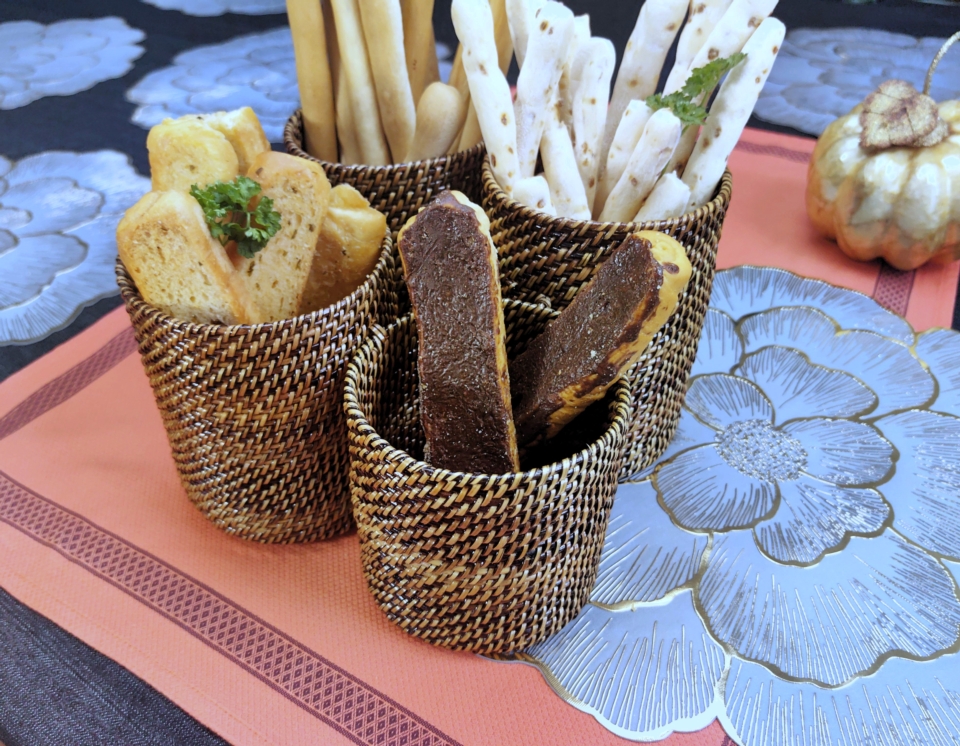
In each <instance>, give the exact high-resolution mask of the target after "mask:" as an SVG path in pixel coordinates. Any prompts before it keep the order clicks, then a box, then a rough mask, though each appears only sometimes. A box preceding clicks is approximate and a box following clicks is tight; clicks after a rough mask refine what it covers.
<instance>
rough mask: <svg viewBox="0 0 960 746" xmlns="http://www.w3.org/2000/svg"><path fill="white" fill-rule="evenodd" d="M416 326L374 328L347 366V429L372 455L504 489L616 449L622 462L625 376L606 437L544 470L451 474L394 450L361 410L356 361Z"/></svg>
mask: <svg viewBox="0 0 960 746" xmlns="http://www.w3.org/2000/svg"><path fill="white" fill-rule="evenodd" d="M504 303H505V305H506V304H511V305H515V306H520V307H522V306H530V307H533V308H536V309H537V310H551V309H548V308H546V307H545V306H538V305H536V304H533V303H525V302H524V301H518V300H513V299H507V300H505V301H504ZM413 323H414V315H413V312H412V311H411V312H410V313H407V314H406V315H404V316H402V317H401V318H399V319H397V320H396V321H394V322H393V323H392V324H390V326H388V327H387V328H383V327H381V326H374V327H373V328H372V330H371V334H370V335H369V337H368V338H367V339H366V340H365V341H364V342H363V344H362V345H361V346H360V347H359V348H357V351H356V353H354V356H353V357H352V358H351V359H350V362H349V363H348V364H347V374H346V376H345V377H344V395H343V408H344V412H345V413H346V415H347V423H348V429H350V423H351V422H356V427H357V429H358V430H360V431H361V434H362V435H366V436H369V437H370V438H371V441H370V444H369V449H370V450H371V451H378V452H380V453H382V454H383V457H384V459H385V460H388V461H391V462H393V463H396V464H397V465H398V466H399V467H400V468H401V469H402V470H404V471H415V472H417V473H421V474H424V475H425V476H428V477H432V478H433V479H436V480H437V481H457V482H465V481H469V480H477V479H481V480H485V481H486V482H487V484H488V485H503V486H509V485H511V484H514V483H515V482H516V481H517V480H518V479H535V480H541V479H543V478H544V477H546V476H548V475H550V474H552V473H555V472H563V471H564V470H568V469H574V468H579V467H581V466H582V465H583V464H584V462H585V461H586V460H587V458H588V456H593V457H594V458H595V459H599V458H600V457H601V456H602V453H603V451H604V450H607V449H616V451H617V452H618V453H619V458H620V459H622V458H623V449H622V447H620V446H618V445H617V443H616V441H617V439H618V436H619V439H620V440H621V441H622V440H623V439H624V438H625V437H626V436H627V433H628V432H629V430H630V426H629V425H630V423H629V418H630V413H631V407H632V399H631V395H630V384H629V380H628V376H626V375H623V376H621V378H620V379H619V380H618V381H617V382H616V383H614V384H613V386H612V388H613V389H614V391H615V398H614V408H615V409H614V411H615V413H614V416H613V421H612V422H611V423H610V424H609V425H608V426H607V427H606V429H605V430H604V431H603V435H601V436H600V437H599V438H597V439H596V440H594V441H592V442H591V443H590V444H588V445H587V446H586V447H585V448H583V449H581V450H580V451H577V452H576V453H575V454H572V455H570V456H567V457H566V458H564V459H561V460H560V461H553V462H551V463H549V464H547V465H545V466H538V467H536V468H535V469H528V470H526V471H515V472H507V473H505V474H484V473H477V472H462V471H452V470H449V469H438V468H436V467H434V466H431V465H430V464H428V463H427V462H425V461H421V460H419V459H416V458H414V457H413V456H411V455H410V454H409V453H407V452H406V451H404V450H402V449H400V448H397V447H395V446H394V445H392V444H391V443H390V442H389V441H387V440H386V439H384V438H383V437H382V436H381V435H380V434H379V433H378V432H377V431H376V430H375V429H374V427H373V425H371V424H370V421H369V419H368V418H367V416H366V414H365V413H364V412H363V410H362V409H361V408H360V402H359V400H358V397H357V386H358V381H359V379H360V369H359V367H358V365H357V360H358V359H359V358H360V356H361V355H363V356H364V357H367V358H371V357H372V354H373V353H376V354H377V355H382V354H383V348H382V345H383V343H384V341H385V340H386V339H387V337H388V336H389V335H390V334H391V333H393V332H394V329H397V328H399V327H401V326H409V325H411V324H413ZM375 347H379V348H380V349H377V350H375V349H374V348H375ZM621 445H622V444H621ZM618 470H619V467H618Z"/></svg>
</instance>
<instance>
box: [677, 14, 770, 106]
mask: <svg viewBox="0 0 960 746" xmlns="http://www.w3.org/2000/svg"><path fill="white" fill-rule="evenodd" d="M775 7H777V0H733V2H732V3H730V7H729V8H727V10H726V12H725V13H724V14H723V15H722V16H721V17H720V20H719V21H717V25H716V26H714V27H713V31H711V32H710V36H708V37H707V40H706V41H705V42H704V43H703V46H701V47H700V49H698V50H697V53H696V54H695V55H694V57H693V60H691V62H690V65H689V66H688V67H687V71H686V73H685V74H684V75H683V76H682V78H683V79H682V80H679V79H678V80H679V84H677V85H676V88H675V89H674V90H679V89H680V88H681V87H682V86H683V84H684V83H685V82H686V80H687V78H688V77H690V73H691V72H693V71H694V70H696V69H697V68H698V67H703V66H704V65H706V64H707V63H708V62H710V61H711V60H715V59H717V58H718V57H729V56H730V55H732V54H736V53H737V52H739V51H740V50H742V49H743V45H744V44H746V42H747V39H749V38H750V35H751V34H752V33H753V32H754V31H755V30H756V29H757V27H758V26H759V25H760V24H761V23H762V22H763V19H764V18H766V17H767V16H769V15H770V14H771V13H772V12H773V9H774V8H775ZM672 76H673V73H672V71H671V77H672ZM675 84H676V81H675ZM665 92H666V93H672V91H669V90H666V91H665ZM710 93H712V91H711V92H710ZM710 93H707V94H705V95H704V96H703V99H702V100H703V101H708V100H709V99H710Z"/></svg>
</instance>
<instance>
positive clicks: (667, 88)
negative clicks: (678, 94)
mask: <svg viewBox="0 0 960 746" xmlns="http://www.w3.org/2000/svg"><path fill="white" fill-rule="evenodd" d="M731 2H732V0H690V12H689V15H688V16H687V22H686V23H685V24H684V26H683V31H681V32H680V40H679V41H678V42H677V57H676V60H675V61H674V63H673V67H672V68H671V69H670V75H669V77H667V82H666V84H665V85H664V89H663V90H664V93H673V92H674V91H678V90H680V88H681V87H682V86H683V83H684V81H685V80H686V79H687V71H688V70H689V69H690V63H691V62H693V58H694V56H696V54H697V52H699V51H700V47H702V46H703V44H704V42H706V40H707V38H708V37H709V36H710V32H711V31H713V29H714V27H715V26H716V25H717V21H719V20H720V18H721V16H723V14H724V12H726V10H727V8H729V7H730V3H731Z"/></svg>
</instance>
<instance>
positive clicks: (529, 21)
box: [506, 0, 547, 68]
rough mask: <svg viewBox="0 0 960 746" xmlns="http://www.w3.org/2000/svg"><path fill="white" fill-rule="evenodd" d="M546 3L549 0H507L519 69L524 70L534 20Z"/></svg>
mask: <svg viewBox="0 0 960 746" xmlns="http://www.w3.org/2000/svg"><path fill="white" fill-rule="evenodd" d="M546 2H547V0H506V8H507V21H508V24H509V26H510V38H511V40H512V41H513V54H514V56H516V58H517V67H519V68H523V60H524V59H525V57H526V54H527V39H528V38H529V36H530V27H531V26H532V25H533V18H534V16H535V15H536V13H537V11H538V10H540V8H542V7H543V6H544V5H545V4H546Z"/></svg>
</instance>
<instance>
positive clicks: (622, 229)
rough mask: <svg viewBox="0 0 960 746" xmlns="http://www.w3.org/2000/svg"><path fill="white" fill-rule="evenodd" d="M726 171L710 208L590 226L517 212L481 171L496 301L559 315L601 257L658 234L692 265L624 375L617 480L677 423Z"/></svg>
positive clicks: (649, 459) (712, 264) (649, 455)
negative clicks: (669, 310) (543, 307)
mask: <svg viewBox="0 0 960 746" xmlns="http://www.w3.org/2000/svg"><path fill="white" fill-rule="evenodd" d="M732 185H733V182H732V179H731V176H730V172H729V171H727V172H726V173H725V174H724V176H723V180H722V181H721V182H720V186H719V188H718V189H717V194H716V196H715V197H714V199H713V201H712V202H710V203H709V204H707V205H705V206H704V207H701V208H699V209H697V210H695V211H694V212H690V213H687V214H686V215H682V216H680V217H678V218H674V219H671V220H659V221H654V222H648V223H598V222H594V221H589V220H569V219H566V218H553V217H550V216H549V215H546V214H544V213H542V212H540V211H538V210H533V209H531V208H529V207H526V206H524V205H521V204H520V203H519V202H517V201H516V200H514V199H511V198H510V197H508V196H507V195H506V193H505V192H504V191H503V190H502V189H500V187H499V186H498V185H497V182H496V180H495V179H494V176H493V171H492V170H491V168H490V164H489V161H485V162H484V164H483V208H484V210H485V211H486V213H487V215H488V216H489V218H490V232H491V234H492V235H493V241H494V243H495V244H496V246H497V249H498V251H499V253H500V282H501V284H502V285H503V293H504V296H506V297H510V298H517V299H519V300H523V301H529V302H540V303H543V302H545V301H546V300H549V303H550V305H551V306H552V307H553V308H557V309H563V308H566V306H567V305H568V304H569V303H570V301H571V300H573V297H574V296H575V295H576V294H577V291H578V290H580V288H581V287H583V286H584V285H585V284H586V283H587V282H589V280H590V278H591V277H593V273H594V272H595V271H596V269H597V267H599V266H600V264H601V263H602V262H603V260H604V258H605V257H606V256H607V255H608V254H609V253H610V251H612V250H613V249H614V248H616V246H618V245H619V244H620V242H621V241H623V239H624V238H625V237H626V235H627V234H628V233H632V232H634V231H637V230H658V231H662V232H663V233H667V234H669V235H671V236H673V237H674V238H676V239H677V240H678V241H679V242H680V243H681V244H683V246H684V248H686V250H687V257H688V258H689V259H690V263H691V264H692V265H693V273H692V275H691V277H690V284H689V285H688V286H687V291H686V293H684V296H683V298H682V299H681V301H680V306H679V307H678V308H677V310H676V312H675V313H674V314H673V316H672V317H671V318H670V320H669V321H668V322H667V324H666V325H665V326H664V327H663V328H662V329H661V330H660V331H659V332H658V333H657V335H656V336H655V337H654V338H653V339H652V340H651V342H650V345H649V346H648V347H647V349H646V351H645V352H644V354H643V357H641V358H640V360H639V362H638V363H637V364H636V366H635V367H634V368H633V369H632V370H631V372H630V378H631V390H632V396H633V420H632V423H631V427H630V433H629V435H628V438H627V446H626V447H627V453H626V456H625V458H624V460H623V467H622V472H621V476H622V477H628V476H630V475H633V474H636V473H637V472H639V471H642V470H643V469H645V468H647V467H648V466H650V465H651V464H653V463H654V462H655V461H656V460H657V459H658V458H659V457H660V456H661V455H662V454H663V452H664V450H666V447H667V445H668V444H669V442H670V439H671V438H672V437H673V434H674V431H675V430H676V428H677V424H678V423H679V421H680V405H681V404H682V403H683V398H684V395H685V394H686V386H687V378H688V376H689V375H690V367H691V366H692V365H693V361H694V359H695V358H696V356H697V345H698V344H699V342H700V333H701V331H702V330H703V319H704V316H705V315H706V313H707V305H708V304H709V302H710V290H711V288H712V286H713V274H714V270H715V268H716V259H717V245H718V244H719V242H720V230H721V228H722V227H723V220H724V217H725V216H726V213H727V208H728V207H729V205H730V194H731V189H732Z"/></svg>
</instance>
